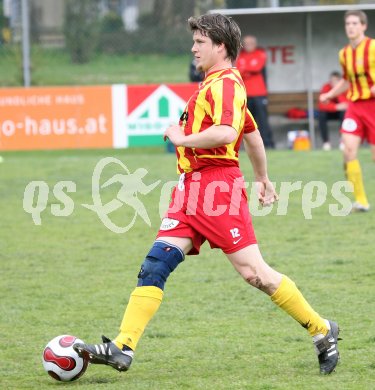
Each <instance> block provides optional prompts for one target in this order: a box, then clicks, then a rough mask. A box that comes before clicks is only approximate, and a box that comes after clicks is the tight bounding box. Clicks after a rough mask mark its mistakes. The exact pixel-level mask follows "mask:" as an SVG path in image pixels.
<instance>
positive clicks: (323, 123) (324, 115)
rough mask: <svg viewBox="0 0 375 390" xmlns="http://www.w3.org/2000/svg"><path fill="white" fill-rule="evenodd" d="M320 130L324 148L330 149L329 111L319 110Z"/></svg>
mask: <svg viewBox="0 0 375 390" xmlns="http://www.w3.org/2000/svg"><path fill="white" fill-rule="evenodd" d="M319 130H320V136H321V138H322V142H323V149H324V150H328V147H327V145H329V134H328V112H326V111H319Z"/></svg>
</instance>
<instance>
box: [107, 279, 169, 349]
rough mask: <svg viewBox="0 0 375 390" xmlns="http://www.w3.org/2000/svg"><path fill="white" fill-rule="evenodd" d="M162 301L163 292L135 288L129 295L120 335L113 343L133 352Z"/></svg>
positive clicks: (148, 288)
mask: <svg viewBox="0 0 375 390" xmlns="http://www.w3.org/2000/svg"><path fill="white" fill-rule="evenodd" d="M162 299H163V290H161V289H160V288H158V287H154V286H144V287H136V288H135V289H134V291H133V292H132V294H131V295H130V299H129V303H128V305H127V307H126V310H125V314H124V318H123V319H122V323H121V327H120V334H119V335H118V336H117V337H116V339H115V340H114V343H115V344H116V345H117V346H118V347H119V348H122V346H123V345H126V346H128V347H129V348H131V349H132V350H133V351H134V350H135V348H136V347H137V344H138V341H139V339H140V338H141V336H142V334H143V332H144V330H145V328H146V326H147V324H148V323H149V321H150V320H151V318H152V317H153V316H154V314H155V313H156V312H157V310H158V309H159V306H160V304H161V301H162Z"/></svg>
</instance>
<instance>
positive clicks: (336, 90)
mask: <svg viewBox="0 0 375 390" xmlns="http://www.w3.org/2000/svg"><path fill="white" fill-rule="evenodd" d="M348 88H349V81H347V80H345V79H344V78H342V79H341V80H340V81H339V82H338V83H337V84H336V85H335V86H334V87H333V88H332V89H331V90H330V91H328V92H326V93H322V94H321V95H320V96H319V100H320V101H321V102H322V103H325V102H327V101H328V100H331V99H333V98H335V97H336V96H338V95H340V94H342V93H344V92H345V91H346V90H347V89H348Z"/></svg>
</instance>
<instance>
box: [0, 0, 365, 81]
mask: <svg viewBox="0 0 375 390" xmlns="http://www.w3.org/2000/svg"><path fill="white" fill-rule="evenodd" d="M349 3H350V4H353V3H361V1H355V0H346V1H345V0H343V1H324V0H315V1H314V0H300V1H298V0H297V1H290V0H0V29H1V36H0V58H1V61H0V75H3V76H0V86H20V85H25V86H28V85H35V84H40V83H39V82H38V80H37V77H36V76H35V74H36V72H35V70H36V69H40V68H41V64H43V65H44V66H45V67H46V69H48V68H53V67H58V66H59V58H60V57H61V56H65V57H67V56H68V57H69V60H70V61H71V62H72V63H77V64H80V63H81V64H84V63H89V62H90V61H91V60H92V59H93V58H94V57H95V56H97V55H105V56H116V55H119V56H121V55H122V56H123V55H131V54H133V55H134V54H150V53H155V54H158V55H181V54H186V53H188V52H189V50H190V47H191V35H190V33H189V31H188V30H187V26H186V19H187V18H188V17H189V16H191V15H192V14H201V13H204V12H207V11H208V10H209V9H213V8H215V9H222V8H241V7H267V6H290V5H295V6H298V5H317V4H319V5H322V4H349ZM51 58H52V59H54V61H51V65H48V60H49V59H51ZM49 80H50V81H47V82H50V83H52V84H53V83H54V81H53V76H51V78H50V79H49Z"/></svg>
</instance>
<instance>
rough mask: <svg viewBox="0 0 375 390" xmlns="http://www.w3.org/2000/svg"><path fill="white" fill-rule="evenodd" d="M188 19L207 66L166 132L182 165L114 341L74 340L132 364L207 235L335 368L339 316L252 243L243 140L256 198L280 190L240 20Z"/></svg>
mask: <svg viewBox="0 0 375 390" xmlns="http://www.w3.org/2000/svg"><path fill="white" fill-rule="evenodd" d="M189 25H190V28H191V30H192V32H193V41H194V44H193V47H192V52H193V54H194V57H195V59H196V62H197V69H198V70H200V71H204V72H205V79H204V80H203V81H202V82H201V83H200V84H199V87H198V89H197V91H196V92H195V93H194V94H193V96H192V97H191V98H190V100H189V102H188V104H187V107H186V108H185V110H184V113H183V114H182V116H181V118H180V123H179V124H178V125H172V126H170V127H169V128H168V129H167V130H166V131H165V133H164V136H165V138H167V137H168V138H169V140H170V141H171V142H172V143H173V144H174V145H175V146H176V147H177V157H178V172H179V173H180V180H179V183H178V185H177V186H176V188H175V190H174V193H173V200H172V202H171V205H170V207H169V210H168V211H167V214H166V217H167V218H165V219H164V220H163V221H162V224H161V228H160V230H159V233H158V237H157V239H156V241H155V243H154V245H153V247H152V248H151V250H150V251H149V253H148V254H147V256H146V259H145V260H144V262H143V263H142V266H141V270H140V272H139V275H138V285H137V287H136V288H135V289H134V291H133V292H132V294H131V296H130V299H129V303H128V305H127V308H126V310H125V314H124V318H123V321H122V323H121V327H120V333H119V335H118V336H117V337H116V339H115V340H114V341H111V340H109V339H107V338H103V343H100V344H96V345H90V344H76V346H75V348H76V350H77V352H78V353H79V354H80V355H81V356H82V355H87V356H88V357H89V359H90V361H91V363H98V364H107V365H110V366H112V367H114V368H115V369H117V370H119V371H125V370H127V369H128V368H129V367H130V364H131V362H132V359H133V354H134V350H135V348H136V346H137V343H138V341H139V339H140V337H141V336H142V334H143V331H144V329H145V328H146V326H147V324H148V322H149V321H150V319H151V318H152V317H153V315H154V314H155V313H156V311H157V310H158V308H159V306H160V303H161V301H162V298H163V290H164V284H165V282H166V281H167V278H168V276H169V275H170V273H171V272H172V271H173V270H174V269H175V268H176V267H177V266H178V264H179V263H181V262H182V261H183V260H184V257H185V255H187V254H194V253H198V251H199V248H200V246H201V244H202V243H203V242H204V241H205V240H208V241H209V243H210V245H211V246H212V247H218V248H221V249H222V250H223V251H224V253H225V254H226V256H227V258H228V260H229V261H230V262H231V263H232V265H233V267H234V268H235V269H236V270H237V271H238V272H239V273H240V274H241V275H242V277H243V278H244V280H245V281H246V282H247V283H249V284H250V285H251V286H254V287H256V288H258V289H259V290H261V291H263V292H265V293H266V294H267V295H269V296H270V297H271V300H272V301H273V302H274V303H275V304H276V305H278V306H279V307H280V308H281V309H283V310H284V311H285V312H287V313H288V314H289V315H290V316H291V317H292V318H294V319H295V320H296V321H298V322H299V323H300V324H301V325H302V326H303V327H304V328H306V329H307V330H308V332H309V333H310V335H311V336H312V337H313V342H314V345H315V348H316V351H317V354H318V360H319V365H320V372H321V373H323V374H329V373H331V372H332V371H333V370H334V369H335V367H336V364H337V362H338V357H339V353H338V350H337V340H338V333H339V329H338V326H337V324H336V323H335V322H333V321H327V320H324V319H323V318H322V317H321V316H319V314H318V313H316V312H315V311H314V310H313V309H312V307H311V306H310V305H309V304H308V303H307V302H306V300H305V299H304V297H303V296H302V294H301V292H300V291H299V290H298V288H297V287H296V285H295V284H294V283H293V282H292V281H291V280H290V279H289V278H288V277H286V276H285V275H282V274H280V273H279V272H277V271H275V270H274V269H272V268H271V267H270V266H269V265H268V264H267V263H266V262H265V261H264V260H263V257H262V255H261V253H260V250H259V247H258V245H257V244H256V240H255V235H254V230H253V226H252V224H251V218H250V213H249V208H248V206H247V195H246V190H245V188H244V181H243V177H242V173H241V171H240V169H239V165H238V152H239V148H240V144H241V142H242V140H243V141H244V143H245V147H246V151H247V153H248V156H249V158H250V161H251V163H252V166H253V170H254V175H255V181H256V184H257V189H258V197H259V200H260V202H261V203H262V204H263V205H264V206H267V205H270V204H272V203H273V202H274V201H275V200H277V194H276V192H275V190H274V187H273V185H272V183H271V182H270V180H269V178H268V175H267V162H266V155H265V150H264V145H263V141H262V138H261V136H260V133H259V131H258V130H257V129H256V123H255V122H254V120H253V118H252V116H251V114H250V113H249V110H248V109H247V107H246V90H245V86H244V83H243V81H242V79H241V76H240V73H239V72H238V70H237V69H235V68H233V62H234V60H235V59H236V57H237V54H238V51H239V48H240V45H241V32H240V29H239V27H238V25H237V24H236V23H235V22H234V21H233V20H232V19H231V18H228V17H226V16H224V15H220V14H211V15H203V16H200V17H197V18H195V17H192V18H190V19H189ZM223 288H225V286H223ZM197 301H198V302H200V300H199V297H198V299H197ZM240 339H241V338H240ZM234 342H236V341H235V340H234ZM238 342H240V340H238Z"/></svg>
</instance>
